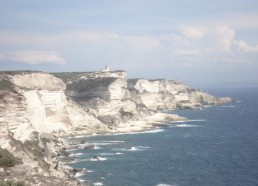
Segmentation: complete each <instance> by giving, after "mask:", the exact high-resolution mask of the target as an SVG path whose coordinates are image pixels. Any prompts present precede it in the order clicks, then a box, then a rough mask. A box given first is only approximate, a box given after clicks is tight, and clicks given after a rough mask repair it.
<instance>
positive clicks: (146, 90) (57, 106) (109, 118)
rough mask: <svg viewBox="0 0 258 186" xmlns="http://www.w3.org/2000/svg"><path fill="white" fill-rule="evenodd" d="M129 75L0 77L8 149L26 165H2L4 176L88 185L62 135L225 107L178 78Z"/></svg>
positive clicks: (1, 140) (0, 121)
mask: <svg viewBox="0 0 258 186" xmlns="http://www.w3.org/2000/svg"><path fill="white" fill-rule="evenodd" d="M126 75H127V73H126V72H125V71H112V72H66V73H53V74H49V73H45V72H36V71H9V72H0V101H1V102H0V130H1V131H0V147H1V148H4V149H8V150H9V151H10V152H12V153H13V154H14V155H15V156H17V157H19V158H21V159H22V161H23V164H22V165H16V166H15V167H2V168H0V178H1V179H3V180H4V179H9V178H12V179H14V180H17V181H19V180H21V181H24V182H25V183H26V184H30V185H66V184H67V185H80V184H81V183H80V182H78V180H76V178H74V177H72V176H71V175H73V174H74V173H75V172H76V171H77V170H74V169H72V168H71V167H69V166H67V165H66V164H65V162H63V161H62V160H64V159H65V158H66V154H65V149H67V148H69V146H68V144H65V143H64V142H63V141H62V140H61V138H62V137H65V136H66V137H67V136H71V137H72V136H78V135H83V136H85V135H92V134H107V133H109V134H114V133H127V132H134V131H143V130H149V129H151V128H153V127H155V126H156V125H160V124H161V123H162V122H164V121H178V120H186V118H182V117H180V116H177V115H172V114H165V113H159V112H157V111H160V110H161V111H162V110H166V109H169V110H174V109H188V108H190V109H192V108H199V107H202V106H205V105H218V104H224V103H227V102H231V101H232V99H230V98H228V97H225V98H218V97H214V96H212V95H210V94H207V93H205V92H202V91H200V90H197V89H191V88H190V87H189V86H187V85H185V84H183V83H181V82H178V81H173V80H164V79H162V80H146V79H131V80H130V79H126Z"/></svg>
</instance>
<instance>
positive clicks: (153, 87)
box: [128, 79, 232, 110]
mask: <svg viewBox="0 0 258 186" xmlns="http://www.w3.org/2000/svg"><path fill="white" fill-rule="evenodd" d="M128 89H129V90H130V95H131V97H132V99H133V100H134V101H135V102H136V103H138V104H144V105H145V106H146V107H147V108H148V109H150V110H158V109H179V108H196V107H200V106H203V105H216V104H223V103H226V102H230V101H232V100H231V99H230V98H217V97H214V96H212V95H209V94H207V93H205V92H202V91H200V90H196V89H190V87H188V86H187V85H185V84H183V83H180V82H178V81H172V80H146V79H130V80H128Z"/></svg>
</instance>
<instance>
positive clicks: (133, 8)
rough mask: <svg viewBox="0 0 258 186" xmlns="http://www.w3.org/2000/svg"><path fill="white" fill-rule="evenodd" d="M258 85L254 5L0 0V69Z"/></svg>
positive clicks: (224, 0)
mask: <svg viewBox="0 0 258 186" xmlns="http://www.w3.org/2000/svg"><path fill="white" fill-rule="evenodd" d="M105 65H108V66H109V67H110V68H111V69H112V70H117V69H123V70H126V71H128V74H129V78H133V77H144V78H152V79H156V78H166V79H177V80H181V81H183V82H185V83H187V84H191V85H194V86H199V87H205V86H242V85H247V86H253V85H257V86H258V1H257V0H216V1H214V0H194V1H193V0H54V1H53V0H0V70H42V71H47V72H57V71H94V70H99V69H101V68H103V67H104V66H105Z"/></svg>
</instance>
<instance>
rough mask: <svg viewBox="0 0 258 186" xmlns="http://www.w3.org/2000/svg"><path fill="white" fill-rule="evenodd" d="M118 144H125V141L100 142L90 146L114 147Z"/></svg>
mask: <svg viewBox="0 0 258 186" xmlns="http://www.w3.org/2000/svg"><path fill="white" fill-rule="evenodd" d="M118 143H124V141H98V142H94V143H89V144H90V145H94V146H104V145H114V144H118Z"/></svg>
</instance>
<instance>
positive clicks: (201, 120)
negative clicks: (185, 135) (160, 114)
mask: <svg viewBox="0 0 258 186" xmlns="http://www.w3.org/2000/svg"><path fill="white" fill-rule="evenodd" d="M206 121H207V120H206V119H192V120H185V121H171V122H169V123H190V122H206Z"/></svg>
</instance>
